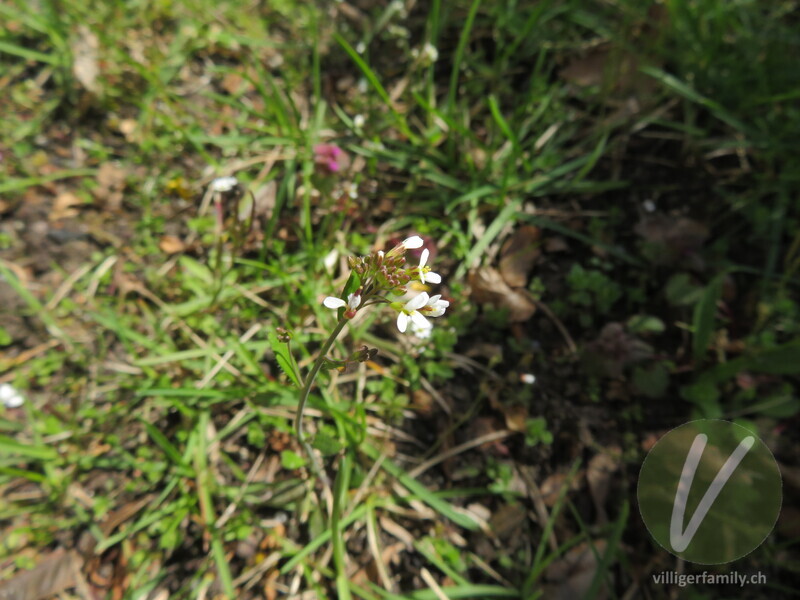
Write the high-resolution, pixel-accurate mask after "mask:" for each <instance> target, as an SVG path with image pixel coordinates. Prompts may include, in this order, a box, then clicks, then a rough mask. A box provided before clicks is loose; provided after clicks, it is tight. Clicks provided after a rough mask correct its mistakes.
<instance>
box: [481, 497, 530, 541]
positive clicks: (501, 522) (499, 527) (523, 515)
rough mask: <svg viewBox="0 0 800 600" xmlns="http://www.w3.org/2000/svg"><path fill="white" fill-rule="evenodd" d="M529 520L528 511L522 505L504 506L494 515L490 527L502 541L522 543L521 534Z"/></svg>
mask: <svg viewBox="0 0 800 600" xmlns="http://www.w3.org/2000/svg"><path fill="white" fill-rule="evenodd" d="M527 518H528V511H527V510H526V509H525V507H524V506H523V505H522V504H521V503H519V502H515V503H512V504H503V505H502V506H501V507H500V508H499V509H498V510H497V511H496V512H495V513H494V514H493V515H492V517H491V519H490V520H489V527H490V529H491V530H492V531H493V532H494V534H495V535H496V536H497V537H498V538H499V539H500V540H504V541H507V542H515V541H516V542H521V539H520V535H519V532H520V529H521V527H522V524H523V523H525V520H526V519H527Z"/></svg>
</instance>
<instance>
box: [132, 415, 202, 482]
mask: <svg viewBox="0 0 800 600" xmlns="http://www.w3.org/2000/svg"><path fill="white" fill-rule="evenodd" d="M139 420H140V421H141V422H142V425H143V426H144V428H145V430H146V431H147V435H149V436H150V439H152V440H153V441H154V442H155V443H156V445H158V447H159V448H161V449H162V450H163V451H164V454H166V455H167V456H168V457H169V459H170V460H171V461H172V462H173V463H175V465H176V466H177V467H178V468H179V470H180V471H181V472H182V473H183V474H184V475H186V476H191V477H193V476H194V475H193V471H192V468H191V467H190V466H189V465H188V464H186V461H185V460H183V456H181V453H180V452H179V451H178V449H177V448H176V447H175V446H174V445H173V444H172V442H170V441H169V440H168V439H167V436H165V435H164V434H163V433H161V430H159V429H158V428H157V427H155V426H154V425H153V424H152V423H148V422H147V421H145V420H144V419H139Z"/></svg>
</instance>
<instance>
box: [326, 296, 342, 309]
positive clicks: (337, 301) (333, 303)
mask: <svg viewBox="0 0 800 600" xmlns="http://www.w3.org/2000/svg"><path fill="white" fill-rule="evenodd" d="M322 304H324V305H325V306H326V307H328V308H331V309H334V310H336V309H337V308H342V307H343V306H347V302H345V301H344V300H342V299H341V298H334V297H333V296H328V297H327V298H325V300H323V301H322Z"/></svg>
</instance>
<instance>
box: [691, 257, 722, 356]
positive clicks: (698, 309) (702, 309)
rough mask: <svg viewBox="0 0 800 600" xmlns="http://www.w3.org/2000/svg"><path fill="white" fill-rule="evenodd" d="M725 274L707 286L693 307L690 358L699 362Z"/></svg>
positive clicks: (711, 330)
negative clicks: (692, 334)
mask: <svg viewBox="0 0 800 600" xmlns="http://www.w3.org/2000/svg"><path fill="white" fill-rule="evenodd" d="M724 277H725V274H724V273H722V274H720V275H717V276H716V277H715V278H714V279H713V280H712V281H711V283H709V284H708V286H707V287H706V289H705V291H704V292H703V297H702V298H700V302H699V303H698V304H697V305H696V306H695V307H694V320H693V324H694V339H693V340H692V356H693V357H694V360H695V361H697V362H699V361H701V360H703V357H704V356H705V353H706V349H707V348H708V343H709V341H710V340H711V334H712V332H713V331H714V322H715V318H716V315H717V301H718V300H719V299H720V296H722V281H723V278H724Z"/></svg>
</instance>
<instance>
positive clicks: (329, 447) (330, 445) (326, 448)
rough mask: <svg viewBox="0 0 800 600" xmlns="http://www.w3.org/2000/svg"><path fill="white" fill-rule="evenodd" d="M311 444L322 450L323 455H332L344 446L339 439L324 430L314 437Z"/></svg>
mask: <svg viewBox="0 0 800 600" xmlns="http://www.w3.org/2000/svg"><path fill="white" fill-rule="evenodd" d="M311 446H312V447H314V448H316V449H317V450H319V451H320V452H322V454H323V456H332V455H334V454H336V453H338V452H339V450H341V449H342V447H343V446H342V444H341V442H339V440H337V439H336V438H334V437H331V436H330V435H328V434H326V433H324V432H322V431H320V432H319V433H318V434H317V435H316V436H315V437H314V441H313V442H312V443H311Z"/></svg>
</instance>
